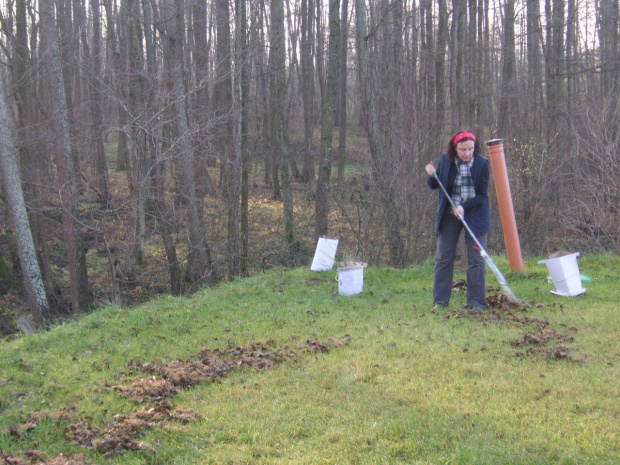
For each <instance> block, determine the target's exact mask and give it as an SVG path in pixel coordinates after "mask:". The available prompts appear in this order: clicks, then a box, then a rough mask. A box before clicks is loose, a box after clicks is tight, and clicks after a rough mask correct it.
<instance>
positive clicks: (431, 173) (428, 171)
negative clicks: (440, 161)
mask: <svg viewBox="0 0 620 465" xmlns="http://www.w3.org/2000/svg"><path fill="white" fill-rule="evenodd" d="M424 169H425V170H426V174H428V175H429V176H434V175H435V173H436V170H435V165H433V163H432V162H431V163H429V164H428V165H426V166H425V167H424Z"/></svg>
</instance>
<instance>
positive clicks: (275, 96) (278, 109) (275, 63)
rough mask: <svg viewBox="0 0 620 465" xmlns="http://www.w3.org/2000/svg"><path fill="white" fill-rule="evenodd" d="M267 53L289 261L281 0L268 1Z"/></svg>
mask: <svg viewBox="0 0 620 465" xmlns="http://www.w3.org/2000/svg"><path fill="white" fill-rule="evenodd" d="M270 32H271V33H270V39H271V41H270V42H271V54H270V56H269V65H270V77H271V79H270V83H271V92H270V96H271V105H272V106H271V111H272V121H273V124H272V145H273V148H274V152H275V153H276V154H277V162H278V171H279V173H280V175H281V176H282V207H283V210H284V241H285V245H286V248H287V250H286V254H285V257H286V262H287V263H288V264H289V265H292V264H293V263H294V262H295V257H296V255H297V252H298V250H297V249H298V247H299V245H298V243H297V242H296V241H295V222H294V214H293V191H292V186H291V173H290V171H289V169H290V160H289V157H290V153H289V146H288V122H287V121H286V112H285V99H286V64H285V57H286V54H285V48H284V46H285V37H284V5H283V0H273V1H272V4H271V31H270Z"/></svg>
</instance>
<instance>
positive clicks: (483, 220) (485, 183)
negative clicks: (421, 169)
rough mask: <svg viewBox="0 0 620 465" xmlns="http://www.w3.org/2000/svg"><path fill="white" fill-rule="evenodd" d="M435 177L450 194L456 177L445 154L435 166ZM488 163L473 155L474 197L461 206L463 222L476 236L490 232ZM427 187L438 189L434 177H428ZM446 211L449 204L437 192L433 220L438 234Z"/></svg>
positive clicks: (451, 163)
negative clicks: (463, 214) (435, 216)
mask: <svg viewBox="0 0 620 465" xmlns="http://www.w3.org/2000/svg"><path fill="white" fill-rule="evenodd" d="M435 169H436V171H437V177H438V178H439V181H440V182H441V184H442V185H443V186H444V187H445V188H446V190H447V191H448V193H451V192H452V186H453V184H454V179H455V177H456V165H455V163H454V162H451V161H450V159H449V158H448V156H447V155H446V154H445V153H442V154H441V157H440V159H439V163H438V164H437V166H436V168H435ZM450 170H452V173H450ZM489 174H490V168H489V161H488V160H487V159H486V158H484V157H483V156H482V155H474V164H473V166H472V168H471V177H472V180H473V182H474V190H475V191H476V196H475V197H474V198H473V199H469V200H468V201H467V202H465V203H464V204H463V208H464V210H465V222H466V223H467V225H468V226H469V228H470V229H471V230H472V232H473V233H474V234H475V235H476V236H480V235H482V234H485V233H487V232H489V231H490V230H491V207H490V206H489V196H488V195H487V192H488V190H489ZM428 185H429V187H430V188H431V189H438V188H439V184H438V183H437V179H435V177H434V176H429V177H428ZM446 209H449V210H450V211H451V210H452V207H451V205H450V202H449V201H448V199H447V198H446V196H445V194H444V193H443V191H442V190H441V189H440V190H439V205H438V206H437V218H436V220H435V232H439V225H440V224H441V219H442V218H443V215H444V213H445V211H446Z"/></svg>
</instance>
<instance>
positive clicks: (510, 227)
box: [487, 139, 523, 272]
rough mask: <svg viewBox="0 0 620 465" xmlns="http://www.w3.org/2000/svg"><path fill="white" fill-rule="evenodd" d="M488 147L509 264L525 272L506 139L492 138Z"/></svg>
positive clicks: (512, 267) (514, 268)
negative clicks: (506, 157)
mask: <svg viewBox="0 0 620 465" xmlns="http://www.w3.org/2000/svg"><path fill="white" fill-rule="evenodd" d="M487 148H488V149H489V159H490V160H491V168H492V169H493V181H494V182H495V193H496V194H497V203H498V206H499V216H500V219H501V222H502V229H503V230H504V242H505V243H506V255H507V256H508V266H509V267H510V269H511V270H513V271H521V272H523V259H522V257H521V245H520V244H519V233H518V232H517V220H516V219H515V211H514V207H513V205H512V196H511V195H510V183H509V182H508V171H507V169H506V159H505V157H504V141H503V140H502V139H493V140H490V141H488V142H487Z"/></svg>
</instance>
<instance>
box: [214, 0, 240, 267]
mask: <svg viewBox="0 0 620 465" xmlns="http://www.w3.org/2000/svg"><path fill="white" fill-rule="evenodd" d="M215 12H216V16H217V41H216V44H215V50H216V57H215V58H216V82H217V84H216V86H215V92H214V99H215V102H216V104H215V116H216V118H217V119H218V127H219V130H218V134H217V139H216V140H217V142H216V146H217V148H218V150H219V155H220V157H221V159H222V163H221V166H222V174H223V179H224V185H223V186H222V188H223V190H224V198H225V199H226V212H227V214H226V228H227V233H226V248H227V255H228V256H227V262H228V278H229V279H233V277H234V276H236V275H238V274H239V195H240V192H239V191H240V186H241V158H240V155H241V153H240V152H238V151H236V150H234V147H233V116H232V111H233V98H232V92H233V88H232V60H231V56H230V51H231V36H230V12H229V9H228V0H217V1H216V3H215ZM238 148H239V149H240V147H238ZM238 156H239V158H237V157H238Z"/></svg>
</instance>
